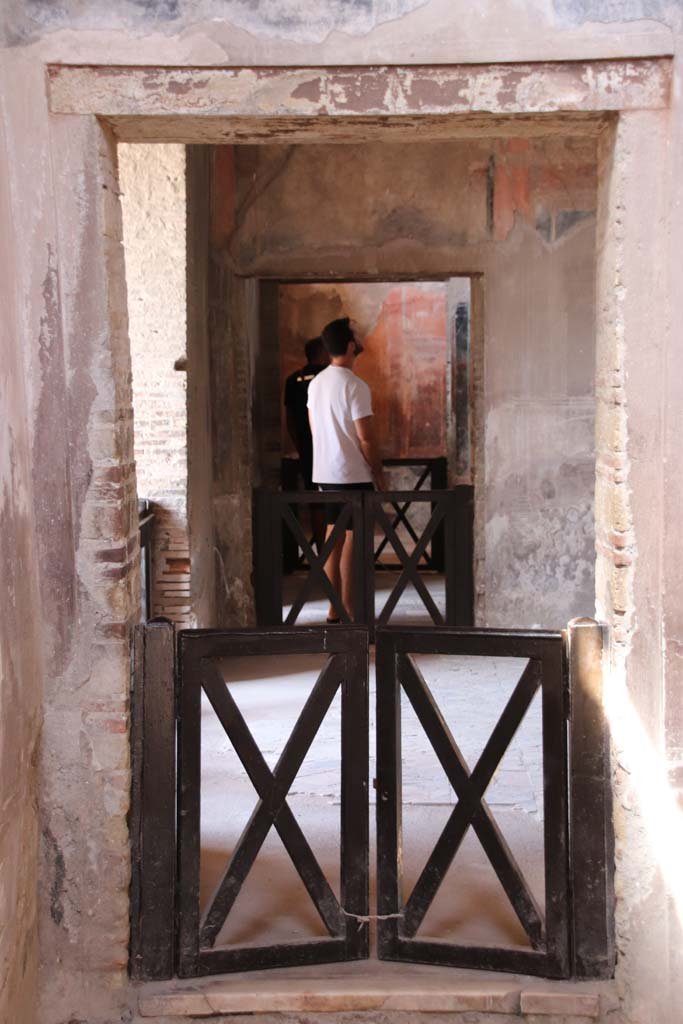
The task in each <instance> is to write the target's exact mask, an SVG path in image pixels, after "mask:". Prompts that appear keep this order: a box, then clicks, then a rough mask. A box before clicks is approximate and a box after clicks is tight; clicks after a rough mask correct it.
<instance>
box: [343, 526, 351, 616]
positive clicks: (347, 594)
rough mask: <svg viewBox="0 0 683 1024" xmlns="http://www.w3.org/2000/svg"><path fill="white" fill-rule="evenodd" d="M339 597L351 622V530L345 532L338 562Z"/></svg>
mask: <svg viewBox="0 0 683 1024" xmlns="http://www.w3.org/2000/svg"><path fill="white" fill-rule="evenodd" d="M340 570H341V596H342V601H343V603H344V607H345V608H346V610H347V612H348V614H349V618H350V619H351V620H353V530H347V531H346V535H345V538H344V548H343V550H342V553H341V560H340Z"/></svg>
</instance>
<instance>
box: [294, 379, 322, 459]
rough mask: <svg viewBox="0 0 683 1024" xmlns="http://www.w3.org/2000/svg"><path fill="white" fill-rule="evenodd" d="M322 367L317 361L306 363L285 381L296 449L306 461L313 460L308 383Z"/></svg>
mask: <svg viewBox="0 0 683 1024" xmlns="http://www.w3.org/2000/svg"><path fill="white" fill-rule="evenodd" d="M324 369H325V366H324V365H321V364H319V363H306V365H305V366H303V367H302V368H301V369H300V370H296V371H295V373H290V375H289V377H288V378H287V380H286V381H285V407H286V408H287V409H289V410H290V411H291V413H292V416H293V417H294V426H295V427H296V436H297V450H298V452H299V455H300V457H301V459H302V460H303V461H305V462H307V463H308V462H312V460H313V440H312V438H311V427H310V424H309V422H308V407H307V402H308V385H309V384H310V383H311V381H312V380H313V378H314V377H317V375H318V374H319V373H320V372H321V370H324Z"/></svg>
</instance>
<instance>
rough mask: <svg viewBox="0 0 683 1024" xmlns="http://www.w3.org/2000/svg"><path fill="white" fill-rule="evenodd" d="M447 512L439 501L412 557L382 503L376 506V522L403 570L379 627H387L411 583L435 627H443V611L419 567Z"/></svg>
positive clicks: (380, 618)
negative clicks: (439, 607)
mask: <svg viewBox="0 0 683 1024" xmlns="http://www.w3.org/2000/svg"><path fill="white" fill-rule="evenodd" d="M445 510H446V505H445V504H444V503H443V502H441V501H439V502H437V505H436V508H435V509H434V511H433V512H432V515H431V517H430V520H429V522H428V523H427V525H426V527H425V529H424V532H423V534H422V536H421V537H420V539H419V541H418V542H417V544H416V545H415V548H414V549H413V552H412V554H410V555H409V554H408V552H407V551H406V549H405V548H404V546H403V544H402V543H401V541H400V539H399V537H398V536H397V534H396V531H395V530H394V528H393V526H392V525H391V523H390V522H389V517H388V516H387V514H386V512H385V511H384V509H383V508H382V506H381V505H380V504H379V503H378V504H377V506H376V508H375V517H376V519H377V522H378V523H379V525H380V526H381V527H382V529H383V530H384V533H385V535H386V537H387V539H388V540H389V542H390V543H391V546H392V547H393V549H394V551H395V552H396V554H397V555H398V559H399V562H400V563H401V565H402V567H403V568H402V570H401V575H400V576H399V578H398V580H397V581H396V585H395V586H394V588H393V590H392V591H391V593H390V594H389V597H388V599H387V602H386V604H385V605H384V608H383V609H382V611H381V613H380V616H379V618H378V620H377V623H378V625H380V626H386V624H387V623H388V621H389V619H390V618H391V614H392V612H393V610H394V608H395V607H396V605H397V604H398V601H399V598H400V597H401V594H402V593H403V591H404V590H405V588H406V587H407V586H408V583H409V582H412V584H413V586H414V587H415V590H416V591H417V592H418V594H419V595H420V597H421V598H422V601H423V603H424V606H425V608H426V609H427V611H428V612H429V614H430V615H431V617H432V622H434V623H435V625H437V626H442V625H443V616H442V615H441V612H440V611H439V609H438V608H437V606H436V604H435V602H434V598H433V597H432V595H431V594H430V593H429V590H428V589H427V586H426V584H425V582H424V580H423V579H422V577H421V576H420V574H419V571H418V564H419V561H420V558H421V557H422V554H423V552H424V551H425V549H426V547H427V545H428V544H429V542H430V540H431V539H432V537H433V535H434V533H435V531H436V528H437V527H438V525H439V524H440V522H441V520H442V519H443V517H444V514H445Z"/></svg>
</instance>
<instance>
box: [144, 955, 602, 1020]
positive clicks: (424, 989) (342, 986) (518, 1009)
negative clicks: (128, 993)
mask: <svg viewBox="0 0 683 1024" xmlns="http://www.w3.org/2000/svg"><path fill="white" fill-rule="evenodd" d="M617 1007H618V1000H617V997H616V988H615V986H614V983H613V982H576V981H545V980H543V979H540V978H530V977H520V976H517V975H504V974H494V973H490V972H484V971H469V970H458V969H453V968H443V967H427V966H422V965H409V964H407V965H404V964H389V963H382V964H378V963H377V962H376V961H366V962H364V963H363V965H362V968H361V965H360V964H358V963H356V964H336V965H334V966H333V967H332V966H324V967H319V968H289V969H283V970H272V971H253V972H248V973H246V972H245V973H241V974H232V975H222V976H220V977H213V978H202V979H197V980H191V981H181V980H175V981H170V982H155V983H145V984H143V985H141V986H140V987H139V998H138V1009H139V1014H140V1016H141V1017H142V1018H155V1017H157V1018H164V1019H167V1018H173V1017H222V1016H230V1015H233V1014H243V1013H261V1014H272V1013H282V1014H288V1013H309V1014H315V1013H343V1012H349V1011H351V1012H364V1011H368V1012H370V1011H385V1012H386V1011H394V1012H411V1013H459V1012H462V1013H472V1012H479V1013H487V1014H507V1015H508V1018H509V1017H510V1016H513V1017H517V1018H519V1019H520V1020H524V1019H525V1018H526V1017H527V1015H529V1016H532V1015H533V1016H536V1017H537V1016H548V1017H559V1018H562V1019H563V1020H564V1019H565V1018H567V1019H571V1018H581V1019H582V1020H586V1019H588V1020H591V1019H594V1020H600V1019H602V1018H604V1017H605V1015H606V1014H608V1013H609V1012H610V1011H612V1010H615V1009H617Z"/></svg>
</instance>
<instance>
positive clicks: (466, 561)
mask: <svg viewBox="0 0 683 1024" xmlns="http://www.w3.org/2000/svg"><path fill="white" fill-rule="evenodd" d="M328 503H337V504H339V505H340V506H341V507H342V513H341V517H340V519H339V521H338V523H337V524H336V527H335V534H334V535H333V536H331V537H330V538H328V541H327V542H326V544H325V546H324V549H323V551H322V552H321V555H320V556H318V554H317V552H316V551H315V549H314V548H313V545H312V542H311V540H310V539H309V538H308V536H307V535H306V532H305V530H304V527H303V524H302V522H301V520H300V518H299V517H298V515H297V514H296V509H297V506H301V505H314V504H315V505H326V504H328ZM406 503H411V504H422V505H426V506H428V510H429V513H430V514H429V518H428V521H427V524H426V526H425V527H424V529H423V530H422V532H421V533H420V534H418V533H416V532H415V531H414V530H413V531H412V532H411V531H409V536H410V537H411V538H412V541H413V544H414V547H413V549H412V550H408V549H407V548H406V546H405V545H404V543H403V542H402V541H401V538H400V536H399V535H398V522H400V521H401V516H400V510H401V509H402V507H403V506H404V505H405V504H406ZM384 506H390V508H391V510H393V514H392V511H387V510H386V509H385V508H384ZM254 516H255V522H254V585H255V598H256V615H257V622H258V624H259V626H269V625H272V626H279V625H285V626H295V625H296V624H297V618H298V615H299V613H300V612H301V609H302V608H303V606H304V604H305V603H306V601H307V600H309V599H310V598H311V596H312V595H313V593H314V590H315V587H316V586H319V587H320V589H321V590H322V591H323V593H324V594H325V596H326V597H328V598H329V600H330V603H331V604H332V606H333V607H335V608H336V609H337V614H338V615H339V618H340V620H341V621H342V622H345V623H348V622H349V618H348V615H347V614H346V612H345V610H344V609H343V608H342V607H341V604H340V601H339V598H338V596H337V595H336V594H335V593H334V591H333V590H332V588H331V585H330V583H329V581H328V579H327V577H326V576H325V573H324V568H323V567H324V564H325V561H326V559H327V556H328V554H329V552H330V550H331V548H332V546H333V544H334V540H335V538H336V537H338V536H339V533H341V532H342V531H343V530H344V529H345V528H346V524H348V523H351V522H353V529H354V537H355V538H356V541H355V543H354V559H355V566H354V589H355V599H354V607H355V620H354V621H355V622H357V623H359V624H363V625H367V626H368V627H369V628H370V632H371V636H372V631H373V629H374V624H375V573H376V571H377V569H378V566H377V550H378V549H377V537H378V536H379V537H380V538H381V541H380V548H381V547H382V546H383V545H384V544H388V545H390V547H391V548H392V550H393V552H394V554H395V556H396V563H395V567H396V568H397V569H398V570H400V575H399V579H398V581H397V582H396V584H395V585H394V587H393V588H392V592H391V594H390V596H389V600H388V601H387V603H386V605H385V610H383V611H381V612H380V614H379V616H378V618H377V621H378V623H379V624H381V625H386V624H387V623H388V622H389V621H390V616H391V612H392V610H393V609H394V608H395V606H396V604H397V602H398V599H399V597H400V596H401V593H402V592H403V590H405V587H406V586H407V585H408V584H409V583H412V584H413V585H414V587H415V589H416V590H417V592H418V593H419V594H420V595H421V597H422V600H423V603H424V605H425V608H426V609H427V612H428V613H429V615H430V618H431V621H432V622H433V623H434V624H435V625H444V624H445V625H450V626H460V627H468V626H471V625H472V624H473V621H474V577H473V516H474V502H473V488H472V487H467V486H463V487H455V488H453V489H452V490H441V491H426V490H419V491H381V492H380V491H339V492H336V491H335V492H331V491H326V492H323V493H321V492H318V491H289V492H288V491H275V492H273V491H267V490H265V489H260V490H258V491H257V492H256V493H255V497H254ZM283 534H287V535H289V537H290V538H291V539H292V540H293V542H294V544H295V545H296V546H297V547H298V548H299V549H300V550H301V551H302V552H303V555H304V558H305V559H306V562H307V563H308V565H309V573H308V575H307V576H302V578H301V582H300V585H299V590H298V593H297V594H296V596H295V598H294V603H293V605H292V608H291V610H290V611H289V613H288V614H287V617H286V619H284V621H283V601H282V591H283V577H284V575H285V553H284V549H283ZM437 536H439V537H441V545H442V555H440V556H439V557H442V558H443V573H444V577H445V588H446V608H445V615H442V614H441V612H439V611H438V610H437V609H436V607H435V606H434V602H433V601H432V600H431V598H430V596H429V594H428V592H427V588H426V586H425V585H424V581H423V579H422V575H421V574H422V572H423V571H425V570H430V569H431V571H434V565H433V561H432V562H431V563H430V564H429V565H428V566H426V565H425V564H424V561H423V556H424V554H425V552H426V551H427V550H428V548H429V545H430V544H431V545H432V546H433V544H434V541H435V538H436V537H437ZM432 550H433V548H432ZM386 609H388V611H386Z"/></svg>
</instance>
